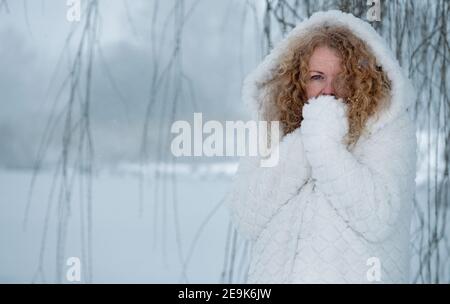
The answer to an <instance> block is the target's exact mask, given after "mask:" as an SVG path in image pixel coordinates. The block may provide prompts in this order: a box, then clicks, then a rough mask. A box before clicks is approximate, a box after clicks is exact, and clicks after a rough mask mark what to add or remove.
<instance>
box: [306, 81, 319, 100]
mask: <svg viewBox="0 0 450 304" xmlns="http://www.w3.org/2000/svg"><path fill="white" fill-rule="evenodd" d="M320 91H321V87H320V83H319V82H318V81H311V82H310V83H308V84H307V85H306V94H307V95H308V99H309V98H311V97H315V96H317V95H319V93H320Z"/></svg>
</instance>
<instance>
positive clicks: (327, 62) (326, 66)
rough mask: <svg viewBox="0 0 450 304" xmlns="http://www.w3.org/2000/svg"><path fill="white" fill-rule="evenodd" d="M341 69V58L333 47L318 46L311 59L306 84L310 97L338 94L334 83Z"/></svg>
mask: <svg viewBox="0 0 450 304" xmlns="http://www.w3.org/2000/svg"><path fill="white" fill-rule="evenodd" d="M341 70H342V67H341V60H340V58H339V57H338V56H337V55H336V53H335V52H334V51H333V50H332V49H330V48H328V47H325V46H320V47H317V48H316V49H315V50H314V52H313V53H312V55H311V58H310V60H309V78H308V79H309V80H308V83H307V85H306V94H307V95H308V99H310V98H312V97H317V96H319V95H336V92H335V88H334V87H333V84H334V80H335V79H336V77H337V75H338V74H339V72H341Z"/></svg>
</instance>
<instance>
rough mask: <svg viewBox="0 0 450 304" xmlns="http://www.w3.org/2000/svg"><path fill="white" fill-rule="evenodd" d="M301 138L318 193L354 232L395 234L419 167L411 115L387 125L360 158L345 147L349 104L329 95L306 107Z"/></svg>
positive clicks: (380, 236) (378, 237)
mask: <svg viewBox="0 0 450 304" xmlns="http://www.w3.org/2000/svg"><path fill="white" fill-rule="evenodd" d="M303 117H304V120H303V121H302V126H301V130H302V135H303V139H304V146H305V152H306V158H307V159H308V161H309V163H310V164H311V168H312V173H311V174H312V181H313V182H314V183H315V186H316V187H315V191H320V192H321V193H322V194H323V195H324V196H325V197H326V198H327V201H328V203H330V204H331V205H332V207H333V208H334V209H335V210H336V211H337V212H338V214H339V215H340V216H341V217H342V218H343V219H344V220H345V222H346V223H347V225H348V226H350V227H351V228H352V229H353V230H354V231H355V232H356V233H358V234H360V235H362V236H363V237H364V238H365V239H366V240H367V241H369V242H380V241H382V240H384V239H385V238H386V237H388V236H389V235H391V234H392V233H393V232H394V230H393V229H394V226H395V223H396V221H398V220H399V216H401V215H402V214H401V210H403V209H402V204H412V200H413V196H414V188H415V187H414V180H415V168H416V135H415V127H414V124H413V122H412V120H411V119H410V118H409V116H408V115H406V112H405V115H401V116H399V117H398V118H397V119H396V120H393V121H392V122H391V123H388V124H387V125H385V126H384V127H382V128H381V129H380V130H378V131H377V132H376V133H375V134H371V135H370V136H369V138H368V139H367V141H365V142H364V143H363V145H364V147H363V153H361V156H359V157H358V158H356V157H355V156H354V154H353V153H352V152H350V151H349V150H348V149H347V148H346V146H345V144H344V143H343V136H344V135H345V134H346V133H347V132H348V119H347V115H346V105H345V104H344V103H343V102H342V100H336V99H334V97H331V96H324V97H322V98H320V97H319V98H317V99H315V100H313V101H312V102H310V103H309V104H308V105H305V106H304V109H303Z"/></svg>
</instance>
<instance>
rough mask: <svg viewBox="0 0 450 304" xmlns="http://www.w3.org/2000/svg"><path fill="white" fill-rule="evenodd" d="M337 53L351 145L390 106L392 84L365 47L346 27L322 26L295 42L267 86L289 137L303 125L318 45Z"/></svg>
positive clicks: (339, 92) (339, 88)
mask: <svg viewBox="0 0 450 304" xmlns="http://www.w3.org/2000/svg"><path fill="white" fill-rule="evenodd" d="M320 46H325V47H328V48H330V49H332V50H334V51H335V52H336V54H337V56H338V57H339V58H340V59H341V62H342V72H341V73H340V74H339V75H338V76H337V77H336V81H335V83H334V88H335V91H336V97H337V98H343V100H344V101H345V102H346V103H347V104H348V109H349V110H348V120H349V132H348V134H347V137H346V142H347V144H348V145H352V144H355V143H356V142H357V140H358V138H359V137H360V136H361V134H362V133H363V132H364V127H365V125H366V122H367V120H368V118H369V117H371V116H372V115H375V114H376V113H378V111H379V110H380V109H381V108H382V107H383V106H386V105H387V103H388V102H389V100H390V98H389V95H390V91H391V82H390V80H389V79H388V77H387V75H386V73H385V72H384V71H383V70H382V68H381V66H379V65H378V64H377V60H376V58H375V56H374V55H373V54H372V52H371V51H370V50H369V48H368V46H367V45H366V43H364V42H363V41H362V40H361V39H360V38H358V37H356V36H355V35H354V34H353V33H352V32H351V30H349V29H348V28H346V27H340V26H328V25H322V26H320V27H317V28H315V29H313V30H312V31H310V32H309V33H307V34H306V35H302V36H301V37H300V38H299V39H293V40H291V42H290V44H289V45H288V48H287V51H286V52H285V54H284V56H283V58H282V59H281V60H280V62H279V63H278V66H277V69H276V71H275V73H274V75H273V77H272V78H271V79H270V80H269V81H268V82H266V83H265V84H264V85H265V86H267V87H266V88H267V89H269V90H268V91H269V92H270V93H269V94H270V95H269V96H270V98H273V100H275V103H276V106H277V110H278V115H279V117H278V120H279V121H280V122H281V126H282V130H283V133H284V135H286V134H288V133H290V132H292V131H294V130H295V129H297V128H299V127H300V126H301V122H302V120H303V117H302V109H303V105H304V104H305V103H306V101H307V95H306V84H307V82H308V81H309V70H308V65H309V59H310V57H311V55H312V53H313V52H314V50H315V49H316V48H317V47H320Z"/></svg>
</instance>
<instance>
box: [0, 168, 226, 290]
mask: <svg viewBox="0 0 450 304" xmlns="http://www.w3.org/2000/svg"><path fill="white" fill-rule="evenodd" d="M231 166H233V165H231ZM222 167H223V166H221V165H220V164H216V166H213V167H211V168H213V170H215V173H218V172H222V170H221V169H220V168H222ZM226 167H227V166H225V167H223V168H225V169H226ZM183 170H185V172H184V173H188V172H197V175H189V174H184V173H183V172H178V174H177V187H176V188H177V201H178V213H179V226H180V231H181V233H180V239H181V243H182V244H181V245H182V252H183V255H184V256H186V253H187V252H188V249H189V247H190V246H191V243H192V241H193V239H194V235H195V234H196V232H197V231H198V229H199V227H200V225H201V224H202V222H203V221H204V220H205V218H207V215H208V214H209V213H210V212H211V210H213V209H214V207H215V206H216V205H217V204H218V203H219V202H220V199H221V198H222V197H223V195H224V193H225V191H226V189H227V185H228V183H229V179H228V178H226V176H227V175H226V173H223V174H221V173H219V175H217V174H215V175H214V176H215V178H210V179H205V178H203V177H204V172H203V171H205V170H206V169H205V168H204V167H198V168H197V169H192V170H191V168H189V166H187V167H186V166H185V167H184V169H183ZM189 170H191V171H189ZM202 172H203V173H202ZM136 176H137V175H136V174H135V172H134V171H133V170H132V167H130V166H125V167H121V168H118V169H117V170H114V171H111V172H102V173H99V174H98V175H97V176H96V177H95V178H94V180H93V205H94V207H93V217H94V227H93V243H94V248H93V250H94V254H93V259H94V263H93V264H94V282H105V283H106V282H108V283H109V282H111V283H114V282H124V283H131V282H148V283H177V282H180V275H181V269H182V267H181V262H180V259H179V257H178V246H177V245H176V244H177V243H176V240H175V230H174V227H175V221H174V216H173V215H174V213H173V204H172V200H171V199H169V200H168V203H167V206H166V216H165V219H166V221H165V222H166V225H165V226H166V232H165V233H163V228H162V227H163V221H164V220H163V208H162V206H159V212H158V213H159V216H158V223H157V229H158V231H157V233H156V236H157V239H156V242H154V239H153V236H154V233H153V232H154V230H153V229H154V225H153V224H154V218H153V214H154V212H153V211H154V210H155V209H154V208H155V207H154V205H153V202H154V200H153V195H152V194H150V192H151V189H154V188H152V187H154V183H153V181H152V180H151V179H147V180H146V181H145V184H146V187H148V189H149V190H146V194H145V195H144V201H143V202H144V209H143V214H142V216H141V217H140V216H139V202H140V201H139V180H138V179H137V177H136ZM162 176H163V177H162V180H165V181H166V182H167V183H168V184H169V180H168V177H169V175H167V176H164V175H162ZM30 178H31V172H30V171H8V170H1V171H0V193H1V196H0V282H3V283H5V282H30V281H31V280H32V278H33V275H34V274H35V272H36V269H37V265H38V257H39V250H40V245H41V238H42V231H43V225H44V216H45V210H46V206H47V201H48V194H49V190H50V184H51V180H52V172H43V173H41V175H40V176H39V179H38V182H37V185H36V188H35V192H34V195H33V201H32V205H31V210H30V218H29V221H28V225H27V229H26V230H25V231H24V230H23V224H22V223H23V218H24V213H25V206H26V201H27V193H28V189H29V183H30ZM160 183H161V181H160ZM160 187H161V189H162V186H161V185H160ZM74 189H77V187H74ZM161 189H160V190H159V191H160V192H161V191H162V190H161ZM76 192H77V191H75V192H74V197H73V204H72V206H73V208H72V212H71V218H70V222H69V232H68V238H67V248H66V254H65V255H66V257H67V258H68V257H80V258H81V237H80V229H81V227H80V213H79V208H78V206H79V205H78V204H79V198H78V196H77V193H76ZM169 198H170V196H169ZM51 218H52V220H51V222H50V230H49V231H50V233H49V238H48V241H47V247H46V254H45V264H44V267H45V271H46V272H45V274H46V278H47V280H48V281H52V280H54V277H55V245H56V232H55V230H56V229H55V227H56V226H55V224H56V222H55V219H56V218H57V213H56V208H53V210H52V216H51ZM227 228H228V214H227V211H226V210H225V209H224V208H223V207H220V208H219V209H218V211H217V213H215V214H214V216H213V217H212V218H211V219H210V221H209V222H208V223H207V225H206V226H205V229H204V230H203V232H202V234H201V236H200V238H199V241H198V243H197V246H196V247H195V250H194V251H193V254H192V258H191V260H190V263H189V264H188V266H187V270H186V271H187V277H188V279H189V282H192V283H195V282H203V283H218V282H219V280H220V274H221V271H222V266H223V259H224V253H225V239H226V233H227ZM163 238H164V239H165V242H164V243H163ZM155 244H156V245H155ZM164 244H165V245H164ZM164 247H165V249H164ZM81 262H83V260H82V259H81Z"/></svg>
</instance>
